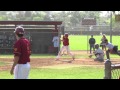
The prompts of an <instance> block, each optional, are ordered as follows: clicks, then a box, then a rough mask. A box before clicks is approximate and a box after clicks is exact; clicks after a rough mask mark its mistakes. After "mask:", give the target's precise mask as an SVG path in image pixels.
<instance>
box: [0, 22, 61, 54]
mask: <svg viewBox="0 0 120 90" xmlns="http://www.w3.org/2000/svg"><path fill="white" fill-rule="evenodd" d="M61 24H62V21H0V53H2V54H4V53H5V54H7V53H13V44H14V42H15V40H16V38H15V35H14V33H13V31H14V29H15V27H16V26H18V25H21V26H23V27H24V29H25V37H26V38H27V39H29V40H30V42H31V46H32V53H35V54H39V53H45V54H46V53H53V54H54V53H56V52H58V50H59V48H60V45H59V47H58V50H57V51H54V47H53V42H52V39H53V36H54V34H55V33H56V35H58V37H60V34H61Z"/></svg>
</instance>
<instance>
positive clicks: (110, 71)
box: [104, 60, 120, 79]
mask: <svg viewBox="0 0 120 90" xmlns="http://www.w3.org/2000/svg"><path fill="white" fill-rule="evenodd" d="M104 79H120V64H112V63H111V61H110V60H106V62H105V77H104Z"/></svg>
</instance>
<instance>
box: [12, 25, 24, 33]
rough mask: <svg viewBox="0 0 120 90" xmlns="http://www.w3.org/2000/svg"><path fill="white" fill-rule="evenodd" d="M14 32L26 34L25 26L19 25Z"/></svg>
mask: <svg viewBox="0 0 120 90" xmlns="http://www.w3.org/2000/svg"><path fill="white" fill-rule="evenodd" d="M14 33H16V34H24V33H25V31H24V28H23V27H21V26H18V27H16V28H15V31H14Z"/></svg>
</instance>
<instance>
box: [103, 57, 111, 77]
mask: <svg viewBox="0 0 120 90" xmlns="http://www.w3.org/2000/svg"><path fill="white" fill-rule="evenodd" d="M104 72H105V77H104V79H111V61H110V60H109V59H107V60H106V61H105V70H104Z"/></svg>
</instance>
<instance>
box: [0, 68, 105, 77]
mask: <svg viewBox="0 0 120 90" xmlns="http://www.w3.org/2000/svg"><path fill="white" fill-rule="evenodd" d="M103 77H104V69H103V67H94V66H79V67H71V68H57V69H56V68H39V69H31V71H30V75H29V79H103ZM0 79H13V76H12V75H10V74H9V71H1V72H0Z"/></svg>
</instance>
